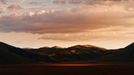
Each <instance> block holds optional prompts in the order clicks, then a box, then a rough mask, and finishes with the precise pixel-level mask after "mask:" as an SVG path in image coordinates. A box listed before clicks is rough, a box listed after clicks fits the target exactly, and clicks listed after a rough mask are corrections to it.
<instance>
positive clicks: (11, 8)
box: [7, 4, 22, 10]
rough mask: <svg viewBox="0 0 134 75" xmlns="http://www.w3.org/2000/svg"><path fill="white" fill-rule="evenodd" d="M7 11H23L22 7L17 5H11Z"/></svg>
mask: <svg viewBox="0 0 134 75" xmlns="http://www.w3.org/2000/svg"><path fill="white" fill-rule="evenodd" d="M7 9H9V10H20V9H22V7H21V6H20V5H17V4H12V5H9V6H8V7H7Z"/></svg>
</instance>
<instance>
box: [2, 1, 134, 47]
mask: <svg viewBox="0 0 134 75" xmlns="http://www.w3.org/2000/svg"><path fill="white" fill-rule="evenodd" d="M133 37H134V1H133V0H0V41H2V42H5V43H8V44H11V45H13V46H17V47H21V48H39V47H44V46H49V47H52V46H61V47H69V46H72V45H77V44H80V45H87V44H89V45H95V46H99V47H104V48H108V49H114V48H122V47H125V46H127V45H128V44H130V43H132V42H134V39H133Z"/></svg>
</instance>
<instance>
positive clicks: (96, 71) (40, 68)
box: [0, 64, 134, 75]
mask: <svg viewBox="0 0 134 75" xmlns="http://www.w3.org/2000/svg"><path fill="white" fill-rule="evenodd" d="M0 75H134V65H96V64H75V65H73V64H60V65H59V64H46V65H44V64H32V65H29V64H27V65H1V66H0Z"/></svg>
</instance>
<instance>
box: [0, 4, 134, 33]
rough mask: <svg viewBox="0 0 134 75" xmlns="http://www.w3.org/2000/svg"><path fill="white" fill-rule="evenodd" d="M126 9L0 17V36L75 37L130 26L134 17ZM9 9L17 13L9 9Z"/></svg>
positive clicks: (108, 7)
mask: <svg viewBox="0 0 134 75" xmlns="http://www.w3.org/2000/svg"><path fill="white" fill-rule="evenodd" d="M126 6H127V5H125V4H124V5H123V4H121V5H120V4H116V3H115V4H113V5H106V4H103V5H100V4H99V5H87V6H81V7H78V8H68V9H64V10H62V11H55V12H52V11H49V12H48V11H47V12H46V11H45V10H43V11H44V12H43V13H39V12H37V13H35V12H30V13H32V15H30V14H23V15H19V16H16V15H8V16H2V17H0V31H1V32H28V33H42V34H43V33H78V32H86V31H89V30H94V29H99V28H105V27H110V26H128V25H129V26H131V25H133V20H132V21H129V20H130V19H133V18H134V13H133V12H132V11H130V10H127V9H126ZM8 8H9V9H20V8H21V7H20V6H18V5H11V6H10V7H8Z"/></svg>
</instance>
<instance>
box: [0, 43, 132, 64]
mask: <svg viewBox="0 0 134 75" xmlns="http://www.w3.org/2000/svg"><path fill="white" fill-rule="evenodd" d="M73 62H76V63H80V62H82V63H91V62H94V63H97V62H98V63H99V62H102V63H104V62H111V63H113V62H120V63H125V62H126V63H128V62H134V43H132V44H130V45H128V46H126V47H125V48H121V49H113V50H109V49H105V48H100V47H96V46H92V45H75V46H71V47H68V48H61V47H58V46H54V47H42V48H38V49H22V48H17V47H14V46H11V45H8V44H6V43H3V42H0V64H24V63H73Z"/></svg>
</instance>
